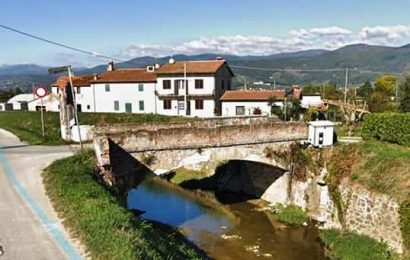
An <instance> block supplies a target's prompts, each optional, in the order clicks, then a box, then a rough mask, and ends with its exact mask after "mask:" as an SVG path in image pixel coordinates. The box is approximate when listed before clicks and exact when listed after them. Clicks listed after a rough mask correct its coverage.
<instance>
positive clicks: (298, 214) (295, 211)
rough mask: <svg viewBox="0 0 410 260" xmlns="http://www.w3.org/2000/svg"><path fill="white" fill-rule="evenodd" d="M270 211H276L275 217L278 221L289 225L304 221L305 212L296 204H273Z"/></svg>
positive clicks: (300, 223) (299, 223)
mask: <svg viewBox="0 0 410 260" xmlns="http://www.w3.org/2000/svg"><path fill="white" fill-rule="evenodd" d="M272 211H273V212H274V213H276V217H277V218H278V220H279V221H281V222H284V223H288V224H291V225H302V224H303V222H305V221H306V219H307V217H306V213H305V212H304V211H303V210H302V209H301V208H300V207H298V206H295V205H288V206H286V207H285V206H283V205H282V204H278V205H275V206H274V207H273V208H272Z"/></svg>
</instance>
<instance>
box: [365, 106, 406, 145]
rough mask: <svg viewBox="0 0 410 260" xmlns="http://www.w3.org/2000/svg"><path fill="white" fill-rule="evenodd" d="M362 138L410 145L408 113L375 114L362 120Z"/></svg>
mask: <svg viewBox="0 0 410 260" xmlns="http://www.w3.org/2000/svg"><path fill="white" fill-rule="evenodd" d="M362 136H363V137H364V138H375V139H377V140H381V141H387V142H390V143H396V144H400V145H410V113H381V114H378V113H375V114H371V115H367V116H365V118H364V122H363V127H362Z"/></svg>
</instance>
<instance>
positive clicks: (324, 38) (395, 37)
mask: <svg viewBox="0 0 410 260" xmlns="http://www.w3.org/2000/svg"><path fill="white" fill-rule="evenodd" d="M409 38H410V25H394V26H375V27H363V28H362V29H361V30H359V31H357V32H352V31H351V30H348V29H346V28H341V27H337V26H330V27H321V28H300V29H295V30H291V31H290V32H289V35H288V36H287V37H274V36H267V35H226V36H213V37H200V38H196V39H192V40H189V41H186V42H181V43H178V44H175V45H167V44H142V43H140V44H134V45H131V46H128V47H127V48H125V49H123V50H122V51H120V52H117V53H116V54H114V55H113V56H114V57H119V58H120V59H124V60H127V59H131V58H136V57H141V56H157V57H159V56H166V55H172V54H188V55H192V54H201V53H217V54H234V55H270V54H276V53H283V52H294V51H300V50H309V49H328V50H333V49H337V48H340V47H343V46H345V45H348V44H356V43H367V44H379V45H392V44H394V45H396V46H397V45H404V44H406V43H408V42H406V41H408V40H409ZM58 58H59V60H60V61H61V60H65V61H66V62H71V63H73V62H75V60H77V59H76V58H77V57H73V56H72V55H67V56H64V55H60V57H58ZM96 61H98V60H97V59H91V58H90V59H89V60H88V61H86V62H89V63H94V62H96ZM86 62H85V63H86ZM85 63H83V64H78V65H82V66H83V65H87V64H85Z"/></svg>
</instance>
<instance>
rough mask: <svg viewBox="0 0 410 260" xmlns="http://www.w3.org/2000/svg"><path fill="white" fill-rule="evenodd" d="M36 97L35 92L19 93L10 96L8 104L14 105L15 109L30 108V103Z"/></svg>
mask: <svg viewBox="0 0 410 260" xmlns="http://www.w3.org/2000/svg"><path fill="white" fill-rule="evenodd" d="M34 99H35V96H34V94H18V95H15V96H14V97H12V98H10V99H9V100H8V101H7V104H11V105H13V110H28V103H29V102H30V101H33V100H34Z"/></svg>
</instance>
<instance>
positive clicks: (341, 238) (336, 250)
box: [320, 229, 394, 260]
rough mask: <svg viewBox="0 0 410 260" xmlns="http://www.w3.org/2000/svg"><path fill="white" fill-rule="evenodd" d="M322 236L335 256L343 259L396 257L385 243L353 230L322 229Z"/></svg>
mask: <svg viewBox="0 0 410 260" xmlns="http://www.w3.org/2000/svg"><path fill="white" fill-rule="evenodd" d="M320 238H321V239H322V241H323V242H324V244H325V245H326V247H327V248H329V249H330V250H331V253H332V254H333V256H334V258H336V259H342V260H383V259H394V256H392V255H391V254H390V252H389V250H388V246H387V245H386V244H385V243H380V242H378V241H376V240H375V239H372V238H370V237H368V236H364V235H358V234H356V233H352V232H345V233H342V232H341V231H339V230H336V229H329V230H322V231H321V232H320Z"/></svg>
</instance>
